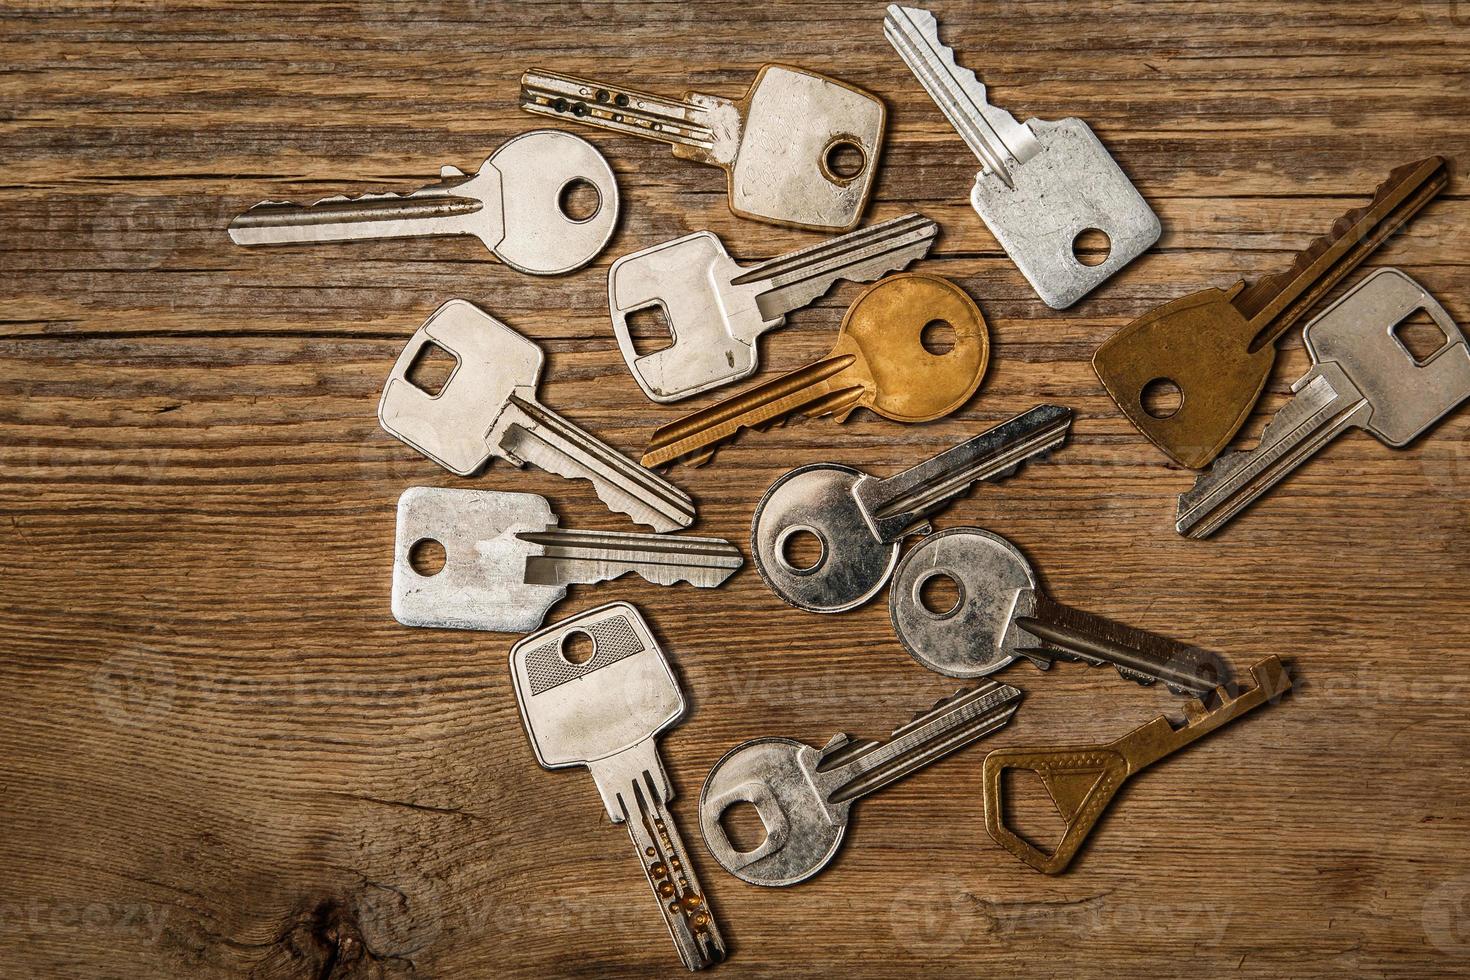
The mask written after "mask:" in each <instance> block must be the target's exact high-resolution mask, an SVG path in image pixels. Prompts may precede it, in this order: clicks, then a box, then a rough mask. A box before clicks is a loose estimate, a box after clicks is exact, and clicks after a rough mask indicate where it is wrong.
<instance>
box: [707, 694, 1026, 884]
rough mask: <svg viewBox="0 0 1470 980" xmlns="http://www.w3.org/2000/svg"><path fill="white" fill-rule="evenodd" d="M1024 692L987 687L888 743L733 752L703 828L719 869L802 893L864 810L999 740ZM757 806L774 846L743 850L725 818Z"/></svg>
mask: <svg viewBox="0 0 1470 980" xmlns="http://www.w3.org/2000/svg"><path fill="white" fill-rule="evenodd" d="M1020 703H1021V692H1020V691H1019V690H1017V689H1016V688H1014V687H1011V686H1010V685H1009V684H1001V683H1000V682H998V681H986V682H984V683H983V684H981V685H980V686H979V687H976V688H974V689H972V690H968V691H961V692H960V693H958V694H956V695H954V696H953V697H951V698H949V699H947V700H944V701H940V702H939V703H938V704H936V705H935V706H934V707H933V708H931V709H930V710H928V711H924V712H920V713H919V714H917V715H915V716H914V720H913V721H911V722H909V723H908V724H906V725H903V726H901V727H899V728H897V729H895V730H894V732H893V734H892V735H891V736H890V737H889V738H888V739H887V741H883V742H878V741H873V740H869V739H860V740H853V739H852V738H850V737H848V736H847V735H841V734H839V735H835V736H833V737H832V740H831V741H829V742H828V743H827V744H826V745H825V746H823V747H822V748H820V749H818V748H815V747H813V746H810V745H806V744H803V743H801V742H797V741H795V740H793V739H789V738H758V739H755V740H754V741H750V742H746V743H744V744H742V745H738V746H736V747H735V748H733V749H731V750H730V751H729V752H726V753H725V755H724V756H723V757H722V758H721V759H720V761H719V762H717V763H715V767H714V768H713V769H711V770H710V774H709V776H708V777H707V778H706V779H705V781H704V789H703V790H702V791H701V792H700V794H699V827H700V830H701V831H702V832H703V833H704V842H705V844H706V845H707V846H708V847H709V851H710V853H711V854H713V855H714V857H715V860H716V861H718V862H720V866H721V867H723V868H724V869H725V870H726V871H728V872H730V873H731V874H732V875H735V876H736V877H737V878H739V879H741V880H742V881H748V882H750V883H751V884H752V885H767V886H780V885H794V884H796V883H797V882H801V881H805V880H806V879H808V878H810V877H811V876H812V875H814V874H816V873H817V872H819V871H821V870H822V869H823V868H825V867H826V866H827V865H828V864H830V863H832V858H833V857H835V856H836V854H837V848H838V847H839V846H840V845H841V844H842V839H843V837H844V836H845V835H846V833H847V823H848V814H849V811H850V810H851V809H852V805H853V803H854V802H856V801H857V800H859V799H860V798H862V797H864V796H867V795H868V794H869V793H872V792H875V791H877V790H880V789H882V788H883V787H884V786H888V785H890V784H892V783H895V782H897V781H898V780H900V779H902V778H904V777H905V776H907V775H910V774H911V773H914V772H917V771H918V770H920V769H922V768H924V767H925V766H927V765H929V764H930V763H932V762H936V761H938V760H939V759H942V758H944V757H945V756H947V755H949V754H950V753H951V752H954V751H956V750H957V749H961V748H963V747H965V746H966V745H969V744H971V743H972V742H975V741H977V740H978V739H981V738H984V737H985V736H986V735H989V734H990V733H991V732H993V731H996V730H997V729H999V728H1003V727H1004V726H1005V725H1006V724H1007V723H1008V722H1010V720H1011V716H1013V715H1014V714H1015V713H1016V709H1017V708H1018V707H1019V706H1020ZM740 803H748V804H750V805H751V806H753V807H755V811H756V813H757V814H758V815H759V816H760V821H761V825H762V826H763V827H764V828H765V835H766V836H765V839H764V840H763V841H761V842H760V843H759V844H757V845H756V846H755V847H753V848H751V849H750V850H748V851H742V850H740V849H738V848H736V847H735V846H734V845H733V844H732V843H731V842H730V837H729V834H728V833H727V832H726V830H725V826H724V823H723V818H724V815H725V812H726V811H727V810H729V809H730V808H731V807H732V806H735V805H736V804H740Z"/></svg>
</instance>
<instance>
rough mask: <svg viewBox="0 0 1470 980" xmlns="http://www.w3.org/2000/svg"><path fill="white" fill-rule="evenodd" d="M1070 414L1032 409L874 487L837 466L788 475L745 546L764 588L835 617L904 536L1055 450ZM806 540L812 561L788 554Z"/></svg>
mask: <svg viewBox="0 0 1470 980" xmlns="http://www.w3.org/2000/svg"><path fill="white" fill-rule="evenodd" d="M1071 426H1072V411H1071V409H1068V408H1063V407H1061V406H1060V405H1038V406H1037V407H1035V408H1033V409H1031V410H1030V411H1029V412H1024V413H1022V414H1021V415H1017V416H1016V417H1015V418H1013V419H1010V420H1008V421H1006V422H1002V423H1001V424H1000V425H998V426H996V427H995V428H993V429H989V430H987V431H985V432H982V433H980V434H979V435H977V436H973V437H972V438H970V439H967V440H965V441H964V442H962V443H960V444H959V445H958V446H955V447H953V448H951V449H947V450H945V451H944V452H942V453H940V454H939V455H937V456H932V457H930V458H929V459H926V460H924V462H922V463H920V464H918V465H917V466H913V467H910V468H909V469H907V470H904V471H903V472H902V473H898V474H895V475H894V476H890V477H888V478H887V479H883V480H880V479H878V478H877V477H874V476H869V475H868V474H866V473H864V472H862V471H861V470H855V469H853V468H852V467H850V466H841V465H839V464H837V463H815V464H813V465H810V466H802V467H799V468H797V469H794V470H792V471H791V472H790V473H787V474H786V475H785V476H783V477H781V478H780V479H778V480H777V481H776V482H775V483H773V484H771V488H770V489H769V490H767V491H766V495H765V496H764V497H762V498H761V500H760V503H759V504H757V505H756V508H755V517H754V519H753V520H752V522H751V539H750V549H751V553H752V554H753V555H754V556H755V567H756V569H757V570H758V571H759V572H760V573H761V578H763V579H765V581H766V584H767V585H769V586H770V587H771V591H772V592H774V593H776V595H778V596H780V597H781V598H782V599H785V600H786V601H787V602H789V603H791V604H792V605H793V606H796V607H797V608H799V609H806V610H808V611H810V612H820V613H833V612H843V611H844V610H847V609H853V608H855V607H857V606H860V605H862V604H863V603H864V602H867V601H868V600H869V599H871V598H872V597H873V596H875V595H877V594H878V591H879V590H880V589H882V588H883V586H884V584H885V583H886V582H887V581H888V578H889V576H890V575H891V574H892V573H893V567H894V566H895V565H896V564H898V552H899V549H900V548H901V547H902V545H903V539H904V538H905V537H907V536H909V535H911V534H923V533H927V532H928V530H929V525H928V523H927V522H926V520H925V518H926V517H927V516H928V515H930V514H932V513H934V512H935V511H937V510H938V509H939V508H940V507H943V506H944V505H945V504H948V503H949V502H950V501H952V500H954V499H955V498H957V497H959V496H961V495H963V494H966V493H968V492H969V491H970V488H971V487H973V486H974V485H975V484H976V483H978V482H980V481H982V480H1000V479H1003V478H1005V477H1007V476H1010V475H1011V474H1012V473H1014V472H1015V471H1016V468H1017V467H1019V466H1020V465H1021V464H1022V463H1024V462H1027V461H1028V460H1033V459H1039V458H1041V457H1043V456H1045V455H1046V454H1047V453H1049V452H1051V451H1052V450H1053V449H1055V448H1056V447H1058V446H1060V445H1061V444H1062V443H1063V442H1064V441H1065V440H1066V438H1067V432H1068V431H1069V430H1070V429H1071ZM804 535H811V536H813V537H814V538H815V539H816V541H815V545H816V547H817V548H818V549H819V550H818V556H817V559H816V562H815V563H814V564H808V563H804V562H802V561H801V560H800V559H798V558H796V557H794V556H793V554H792V551H794V550H796V548H797V546H798V545H799V541H800V538H801V537H802V536H804Z"/></svg>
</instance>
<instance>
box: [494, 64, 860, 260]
mask: <svg viewBox="0 0 1470 980" xmlns="http://www.w3.org/2000/svg"><path fill="white" fill-rule="evenodd" d="M521 108H523V109H525V110H526V111H528V112H534V113H538V114H541V115H546V116H554V117H556V118H559V119H572V120H576V121H578V122H583V123H587V124H589V125H592V126H597V127H599V128H601V129H608V130H612V131H613V132H617V133H627V134H629V135H632V136H641V137H644V138H645V139H653V140H659V141H660V142H664V143H667V144H669V145H670V147H672V149H673V151H674V156H676V157H678V158H680V159H681V160H692V161H694V162H695V163H704V164H709V165H711V166H716V167H720V168H722V169H724V170H725V172H726V174H727V175H728V182H729V197H730V210H731V211H733V212H734V213H735V214H737V215H739V216H740V217H742V218H754V219H755V220H757V221H768V222H771V223H773V224H779V225H791V226H793V227H797V228H810V229H813V230H816V231H848V230H849V229H852V228H855V227H857V223H858V221H859V220H861V218H862V213H863V208H864V207H865V206H866V204H867V201H868V194H869V192H870V191H871V190H872V186H873V178H874V176H875V175H876V174H877V172H878V153H879V150H880V149H881V148H882V145H883V124H884V116H885V113H884V109H883V103H882V102H881V101H880V100H879V99H877V98H876V97H875V96H873V95H871V94H869V93H867V92H864V91H863V90H862V89H860V88H855V87H854V86H851V85H848V84H846V83H845V82H840V81H838V80H837V79H835V78H828V77H827V76H826V75H819V74H817V73H816V72H811V71H806V70H804V69H801V68H792V67H789V66H786V65H766V66H765V67H763V68H762V69H761V70H760V72H759V73H758V74H757V75H756V77H755V81H754V82H752V83H751V86H750V90H749V91H748V92H746V94H745V95H744V96H743V97H742V98H740V99H738V100H734V101H732V100H730V99H723V98H719V97H717V96H713V95H703V94H700V93H698V92H690V93H689V94H687V95H686V96H685V97H684V98H682V99H667V98H663V97H661V96H657V95H648V94H646V93H643V92H637V91H634V90H632V89H629V88H624V87H623V86H621V85H608V84H605V83H602V82H594V81H588V80H586V79H582V78H574V77H572V76H570V75H562V74H558V73H556V72H547V71H542V70H540V69H535V68H533V69H531V70H530V71H528V72H526V73H525V74H524V75H522V76H521ZM851 157H855V158H856V159H849V158H851Z"/></svg>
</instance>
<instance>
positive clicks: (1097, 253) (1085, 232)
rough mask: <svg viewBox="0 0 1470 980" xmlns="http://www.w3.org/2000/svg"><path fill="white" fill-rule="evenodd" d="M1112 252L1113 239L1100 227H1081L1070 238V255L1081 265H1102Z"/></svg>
mask: <svg viewBox="0 0 1470 980" xmlns="http://www.w3.org/2000/svg"><path fill="white" fill-rule="evenodd" d="M1112 252H1113V240H1112V239H1111V238H1109V237H1108V233H1107V232H1105V231H1103V230H1102V229H1101V228H1083V229H1082V230H1081V231H1079V232H1078V233H1077V237H1076V238H1074V239H1072V257H1073V258H1074V259H1076V260H1077V261H1078V262H1080V263H1081V264H1082V265H1102V264H1103V263H1104V262H1106V261H1107V260H1108V256H1109V255H1111V254H1112Z"/></svg>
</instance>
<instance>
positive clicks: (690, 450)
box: [643, 273, 990, 466]
mask: <svg viewBox="0 0 1470 980" xmlns="http://www.w3.org/2000/svg"><path fill="white" fill-rule="evenodd" d="M945 327H947V328H948V330H949V331H950V332H951V334H952V340H953V343H952V345H951V346H949V348H948V349H947V350H944V351H942V352H939V353H935V352H933V351H931V350H930V349H929V347H935V346H937V345H936V344H935V343H934V342H932V340H931V338H933V337H937V336H938V335H939V334H940V333H941V331H942V328H945ZM989 362H990V338H989V336H988V334H987V331H986V327H985V318H984V317H983V316H981V314H980V309H979V307H977V306H976V305H975V302H974V300H972V299H970V297H969V296H967V295H966V294H965V292H964V290H962V289H960V287H958V286H956V285H955V284H954V283H952V282H950V281H949V280H948V279H941V278H939V277H937V276H928V275H922V274H918V273H903V274H900V275H896V276H889V277H888V278H886V279H883V280H880V281H879V282H876V283H874V284H873V285H871V286H869V287H868V288H867V289H865V290H864V291H863V292H862V294H861V295H859V296H858V298H857V299H855V300H853V303H852V306H850V307H848V310H847V314H846V315H845V316H844V317H843V318H842V326H841V328H840V329H839V331H838V336H837V344H836V345H835V346H834V347H833V348H832V353H831V354H829V355H828V356H826V357H824V358H822V359H821V360H819V361H816V362H814V363H812V364H809V365H807V366H806V367H804V368H798V369H797V370H795V371H792V372H791V373H789V374H786V375H783V376H782V377H779V378H775V379H773V380H771V381H767V382H764V383H762V384H758V385H756V386H755V387H754V388H748V389H746V390H745V391H743V392H741V393H740V394H738V395H732V396H731V397H729V398H727V399H725V400H724V401H722V402H720V403H718V404H716V405H712V406H711V407H709V408H706V409H704V410H702V411H699V412H695V413H694V414H692V415H686V416H685V417H684V418H682V419H679V420H678V421H675V422H670V423H669V424H667V425H664V426H661V427H660V428H659V429H658V430H657V431H655V432H654V434H653V438H652V439H651V440H650V442H649V446H648V451H647V452H645V453H644V454H643V465H644V466H662V465H665V464H667V463H672V462H675V461H677V460H687V461H689V462H691V463H694V464H695V465H698V464H700V463H704V462H707V461H708V460H709V459H710V458H711V457H712V456H713V455H714V453H715V450H716V449H718V448H719V447H720V445H722V444H723V443H725V442H728V441H729V440H731V439H733V438H735V436H736V435H738V434H739V432H740V430H741V429H762V428H766V427H768V426H771V425H774V424H776V423H777V422H780V421H782V420H784V419H785V418H786V417H787V416H790V415H794V414H796V413H798V412H800V413H801V414H803V415H806V416H808V417H813V418H814V417H816V416H820V415H833V416H835V417H836V419H837V421H838V422H843V421H845V420H846V419H847V417H848V416H849V415H851V414H852V413H853V412H854V411H856V410H857V409H859V408H868V409H871V410H872V411H873V412H876V413H877V414H878V415H881V416H883V417H884V418H887V419H892V420H893V421H895V422H928V421H930V420H932V419H937V418H940V417H941V416H944V415H948V414H949V413H950V412H953V411H955V410H956V409H958V408H959V407H960V406H962V405H964V404H965V402H967V401H969V400H970V396H971V395H973V394H974V393H975V389H976V388H978V387H979V386H980V379H981V378H983V377H984V376H985V368H986V365H987V364H989Z"/></svg>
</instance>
